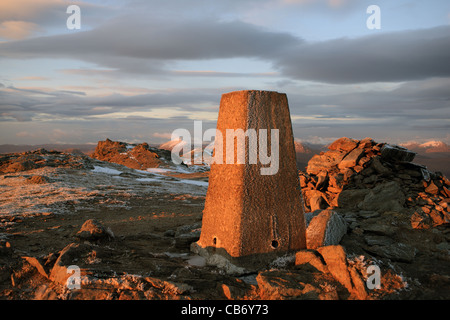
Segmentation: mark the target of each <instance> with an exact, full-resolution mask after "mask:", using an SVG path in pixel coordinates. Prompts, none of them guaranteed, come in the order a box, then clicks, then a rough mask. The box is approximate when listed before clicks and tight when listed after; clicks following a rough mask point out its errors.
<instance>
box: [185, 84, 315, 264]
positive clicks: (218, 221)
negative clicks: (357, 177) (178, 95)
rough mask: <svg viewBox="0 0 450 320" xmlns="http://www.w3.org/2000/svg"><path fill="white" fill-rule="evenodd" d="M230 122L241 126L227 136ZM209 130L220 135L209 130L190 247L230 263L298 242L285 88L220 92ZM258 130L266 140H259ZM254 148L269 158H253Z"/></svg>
mask: <svg viewBox="0 0 450 320" xmlns="http://www.w3.org/2000/svg"><path fill="white" fill-rule="evenodd" d="M227 129H228V131H227ZM230 129H234V130H236V129H242V131H243V132H244V133H247V136H246V137H245V140H244V139H238V138H236V139H234V138H233V139H230V137H231V135H230V133H232V132H233V131H230ZM261 129H266V130H267V132H266V131H264V130H263V131H261ZM272 129H277V130H278V131H276V130H274V131H271V130H272ZM217 131H218V132H220V133H221V135H222V139H220V135H219V137H217V136H216V142H215V148H216V149H215V156H216V162H217V163H213V164H212V165H211V171H210V176H209V187H208V191H207V195H206V202H205V208H204V211H203V221H202V231H201V236H200V239H199V241H198V242H197V243H194V244H193V245H192V246H191V248H192V250H193V251H195V252H198V253H199V254H200V255H204V256H211V255H213V254H219V255H221V256H223V257H226V258H227V259H229V261H231V262H232V263H233V264H234V265H237V266H243V267H245V268H252V267H254V266H258V265H261V264H263V265H264V264H268V263H269V262H270V261H271V259H273V258H276V257H277V256H280V255H283V254H285V253H287V252H289V251H298V250H301V249H305V248H306V239H305V233H306V232H305V221H304V215H303V205H302V198H301V189H300V184H299V177H298V171H297V166H296V154H295V148H294V138H293V133H292V125H291V119H290V113H289V106H288V101H287V97H286V95H285V94H280V93H277V92H269V91H253V90H252V91H236V92H231V93H226V94H223V95H222V99H221V102H220V110H219V118H218V122H217ZM234 132H235V133H236V132H238V131H234ZM275 133H278V141H277V137H276V134H275ZM264 134H265V136H266V138H267V145H262V143H261V142H262V139H261V138H262V137H264ZM255 136H256V137H257V142H258V143H257V144H255V140H254V139H255ZM218 138H219V139H218ZM252 139H253V140H252ZM233 145H234V147H233ZM277 147H278V150H276V149H277ZM261 148H263V149H262V150H261ZM233 149H234V162H233V163H230V162H232V161H230V160H231V159H233V158H232V157H230V156H229V154H230V153H229V152H228V157H227V151H232V150H233ZM242 151H245V161H244V162H243V163H242V158H241V159H240V160H241V163H238V161H239V152H242ZM255 151H257V152H255ZM271 151H272V154H270V152H271ZM252 152H253V154H252ZM260 152H262V154H263V155H264V153H265V155H266V156H267V155H270V156H271V157H272V158H271V159H270V161H271V162H270V163H268V161H267V159H265V160H264V158H261V154H260ZM277 152H278V156H277V154H276V153H277ZM255 155H257V161H255ZM227 160H228V163H227ZM220 162H222V164H220ZM262 162H263V163H265V164H263V163H262ZM275 162H276V163H275Z"/></svg>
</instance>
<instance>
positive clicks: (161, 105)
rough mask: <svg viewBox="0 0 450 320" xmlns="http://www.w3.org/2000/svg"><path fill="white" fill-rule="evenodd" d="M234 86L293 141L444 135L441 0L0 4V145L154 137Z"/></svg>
mask: <svg viewBox="0 0 450 320" xmlns="http://www.w3.org/2000/svg"><path fill="white" fill-rule="evenodd" d="M73 4H75V5H78V6H79V8H80V9H81V28H80V29H79V30H77V29H74V30H70V29H68V28H67V24H66V22H67V19H68V18H69V17H70V14H68V13H67V12H66V10H67V7H68V6H69V5H73ZM373 4H374V5H378V6H379V7H380V9H381V20H380V22H381V29H369V28H368V27H367V25H366V21H367V19H368V18H369V17H370V15H371V14H370V13H367V12H366V10H367V8H368V6H370V5H373ZM244 89H257V90H273V91H278V92H284V93H286V94H287V95H288V100H289V105H290V110H291V118H292V122H293V128H294V135H295V137H296V138H297V139H299V140H303V141H308V142H312V143H320V142H329V141H331V140H333V139H335V138H337V137H342V136H347V137H353V138H364V137H368V136H370V137H372V138H374V139H376V140H377V141H380V142H382V141H389V142H394V143H401V142H406V141H412V140H415V141H419V142H420V141H427V140H442V141H444V142H446V143H450V1H448V0H428V1H423V0H395V1H393V0H370V1H366V0H217V1H212V0H165V1H162V0H159V1H158V0H103V1H102V0H85V1H64V0H1V1H0V144H5V143H14V144H39V143H90V142H97V141H98V140H104V139H106V138H107V137H109V138H110V139H113V140H121V141H128V142H143V141H147V142H150V143H160V142H164V141H167V140H168V139H169V138H170V134H171V133H172V131H173V130H174V129H177V128H185V129H188V130H190V131H192V132H193V121H194V120H202V121H203V129H204V130H206V129H208V128H214V127H215V124H216V120H217V115H218V110H219V102H220V97H221V94H222V93H225V92H230V91H235V90H244Z"/></svg>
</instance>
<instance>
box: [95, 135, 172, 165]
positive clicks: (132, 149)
mask: <svg viewBox="0 0 450 320" xmlns="http://www.w3.org/2000/svg"><path fill="white" fill-rule="evenodd" d="M91 157H92V158H94V159H97V160H101V161H108V162H113V163H117V164H121V165H124V166H127V167H129V168H132V169H138V170H145V169H148V168H157V167H159V166H160V165H162V164H164V161H163V160H164V159H168V160H170V152H168V151H166V150H160V149H157V148H152V147H150V146H149V145H148V144H147V143H145V142H144V143H141V144H138V145H132V144H128V143H125V142H120V141H111V140H109V139H106V140H105V141H99V142H98V144H97V148H96V149H95V151H94V152H93V153H92V154H91Z"/></svg>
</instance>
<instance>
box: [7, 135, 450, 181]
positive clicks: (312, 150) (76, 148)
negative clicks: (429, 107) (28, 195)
mask: <svg viewBox="0 0 450 320" xmlns="http://www.w3.org/2000/svg"><path fill="white" fill-rule="evenodd" d="M176 143H178V141H175V142H174V141H168V142H166V143H163V144H160V145H152V144H150V145H151V146H155V147H157V148H159V149H165V150H171V149H172V148H173V147H174V145H176ZM294 145H295V152H296V155H297V167H298V169H299V170H302V171H304V170H305V167H306V166H307V165H308V161H309V160H310V159H311V158H312V157H313V156H314V155H316V154H319V153H320V152H323V151H327V150H328V149H327V146H326V145H321V144H310V143H307V142H299V141H295V142H294ZM401 146H402V147H405V148H407V149H409V150H411V151H414V152H416V153H417V156H416V158H415V160H414V162H416V163H419V164H423V165H426V166H427V167H428V169H429V170H431V171H440V172H442V173H443V174H444V175H446V176H447V177H450V146H449V145H447V144H446V143H444V142H442V141H434V140H432V141H428V142H425V143H418V142H408V143H404V144H401ZM95 147H96V145H94V144H41V145H13V144H4V145H0V154H2V153H15V152H25V151H31V150H36V149H39V148H44V149H47V150H57V151H61V152H69V153H84V154H87V155H90V154H91V153H92V152H93V151H94V150H95ZM195 151H196V150H194V152H195ZM193 157H195V155H193Z"/></svg>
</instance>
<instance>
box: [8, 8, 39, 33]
mask: <svg viewBox="0 0 450 320" xmlns="http://www.w3.org/2000/svg"><path fill="white" fill-rule="evenodd" d="M0 10H1V9H0ZM37 30H39V26H38V25H37V24H35V23H33V22H27V21H4V22H2V23H0V38H6V39H11V40H20V39H24V38H26V37H28V36H30V35H32V34H33V33H34V32H35V31H37Z"/></svg>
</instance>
